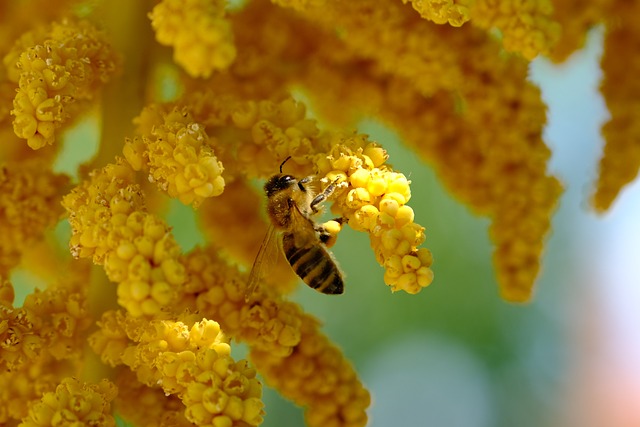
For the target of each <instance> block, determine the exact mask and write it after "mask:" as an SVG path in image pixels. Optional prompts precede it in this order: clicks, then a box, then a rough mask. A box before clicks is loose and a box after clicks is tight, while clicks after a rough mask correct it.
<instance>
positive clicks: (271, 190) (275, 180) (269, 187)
mask: <svg viewBox="0 0 640 427" xmlns="http://www.w3.org/2000/svg"><path fill="white" fill-rule="evenodd" d="M297 183H298V180H297V179H295V178H294V177H293V176H291V175H285V174H282V173H280V174H278V175H274V176H272V177H271V178H269V181H267V183H266V184H265V185H264V191H265V192H266V193H267V197H271V196H272V195H273V194H275V193H277V192H279V191H282V190H286V189H288V188H291V187H293V186H294V185H296V184H297Z"/></svg>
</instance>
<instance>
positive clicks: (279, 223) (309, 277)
mask: <svg viewBox="0 0 640 427" xmlns="http://www.w3.org/2000/svg"><path fill="white" fill-rule="evenodd" d="M290 158H291V156H289V157H287V158H286V159H285V160H284V161H283V162H282V164H280V173H279V174H276V175H274V176H272V177H271V178H270V179H269V180H268V181H267V182H266V184H265V185H264V191H265V193H266V195H267V214H268V216H269V219H270V220H271V221H270V225H269V229H268V231H267V234H266V236H265V238H264V240H263V242H262V245H261V246H260V249H259V250H258V255H257V256H256V259H255V261H254V263H253V267H252V268H251V273H250V274H249V281H248V284H247V290H246V293H245V300H246V301H248V300H249V298H250V297H251V294H252V293H253V291H254V290H255V288H256V286H257V284H258V282H259V280H260V277H261V272H262V267H263V263H264V261H265V259H267V258H268V256H267V254H268V253H272V251H273V250H274V248H277V247H278V241H277V238H278V237H280V239H281V240H280V248H281V250H282V252H283V254H284V256H285V257H286V259H287V261H288V262H289V264H290V265H291V268H292V269H293V271H295V273H296V274H297V275H298V276H299V277H300V278H301V279H302V281H304V282H305V283H306V284H307V285H308V286H309V287H311V288H313V289H315V290H317V291H318V292H322V293H324V294H341V293H342V292H344V282H343V278H342V273H341V272H340V269H339V268H338V266H337V265H336V262H335V260H334V259H333V255H332V254H331V252H329V250H328V249H327V246H326V244H327V242H329V241H330V240H331V239H332V238H334V237H335V236H333V235H332V234H331V233H329V231H328V230H327V229H326V228H325V226H324V225H322V224H318V223H317V222H315V221H314V220H313V218H312V217H313V216H314V215H315V214H317V213H319V211H320V210H319V208H320V204H321V203H322V202H323V201H325V200H326V199H327V198H328V197H329V196H330V195H331V194H332V193H333V191H334V190H335V189H336V186H337V180H336V181H334V182H333V183H331V184H329V185H328V186H327V187H326V188H325V189H324V190H323V191H322V192H321V193H319V194H317V195H314V194H313V192H312V191H310V189H309V188H308V187H307V186H306V184H309V183H310V182H311V180H312V177H306V178H302V179H296V178H295V177H293V176H292V175H287V174H284V173H283V172H282V167H283V166H284V164H285V163H286V162H287V160H289V159H290ZM335 221H337V222H338V223H339V224H341V223H342V219H341V218H339V219H336V220H335Z"/></svg>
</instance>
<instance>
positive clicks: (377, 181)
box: [367, 175, 387, 196]
mask: <svg viewBox="0 0 640 427" xmlns="http://www.w3.org/2000/svg"><path fill="white" fill-rule="evenodd" d="M367 190H369V193H371V194H372V195H374V196H382V195H383V194H384V193H386V192H387V181H386V180H385V179H384V177H383V176H381V175H374V176H372V177H371V179H370V180H369V182H368V183H367Z"/></svg>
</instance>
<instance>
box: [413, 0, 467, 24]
mask: <svg viewBox="0 0 640 427" xmlns="http://www.w3.org/2000/svg"><path fill="white" fill-rule="evenodd" d="M402 2H403V3H405V4H406V3H409V2H411V6H413V8H414V9H415V10H416V11H417V12H418V13H420V16H422V17H423V18H424V19H428V20H429V21H431V22H434V23H436V24H447V23H448V24H449V25H451V26H453V27H459V26H461V25H462V24H464V23H465V22H467V21H469V19H470V13H469V5H470V4H473V3H474V0H402Z"/></svg>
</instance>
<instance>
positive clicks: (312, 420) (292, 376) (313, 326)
mask: <svg viewBox="0 0 640 427" xmlns="http://www.w3.org/2000/svg"><path fill="white" fill-rule="evenodd" d="M301 332H302V335H301V339H300V343H299V344H298V345H297V346H296V347H295V348H294V350H293V352H292V353H291V355H289V356H287V357H284V358H282V357H277V356H275V355H273V354H270V353H269V352H267V351H261V350H259V349H252V350H251V353H250V357H251V360H252V362H253V363H255V365H256V368H257V369H258V370H259V371H260V373H261V374H262V375H263V376H264V378H265V380H266V381H267V382H268V383H270V384H272V385H273V386H274V387H276V388H277V389H278V390H280V392H281V393H282V394H283V395H284V396H286V397H287V398H289V399H291V400H293V401H294V402H296V403H297V404H298V405H301V406H305V407H306V408H307V412H306V414H305V419H306V422H307V425H308V426H309V427H320V426H323V427H324V426H332V427H333V426H345V427H363V426H364V425H366V423H367V415H366V409H367V407H368V406H369V404H370V400H371V399H370V396H369V392H368V391H367V390H366V389H365V388H364V387H363V386H362V383H361V382H360V380H359V379H358V377H357V375H356V373H355V372H354V370H353V367H352V366H351V364H350V363H349V362H348V361H347V360H345V358H344V356H343V355H342V354H341V353H340V351H339V350H338V349H337V348H336V347H335V346H334V345H333V344H331V342H330V341H329V339H328V338H327V337H326V336H324V335H323V334H322V333H321V332H320V331H319V328H318V323H317V322H316V321H315V320H314V319H313V318H311V317H310V316H304V317H303V318H302V325H301Z"/></svg>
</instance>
